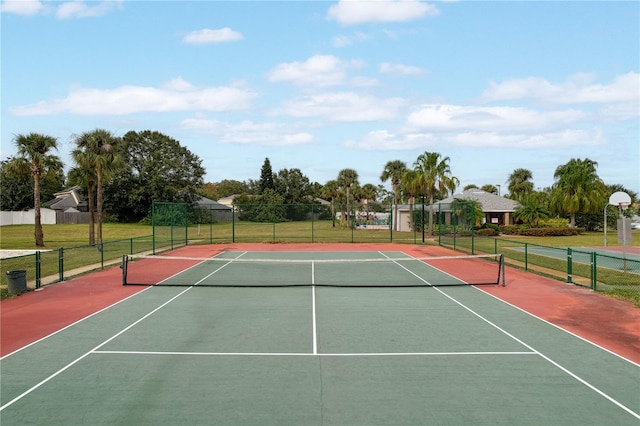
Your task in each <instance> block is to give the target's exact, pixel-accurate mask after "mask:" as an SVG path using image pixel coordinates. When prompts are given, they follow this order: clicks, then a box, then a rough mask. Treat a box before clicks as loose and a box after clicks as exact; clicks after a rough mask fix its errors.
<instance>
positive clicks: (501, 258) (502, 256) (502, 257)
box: [500, 253, 507, 287]
mask: <svg viewBox="0 0 640 426" xmlns="http://www.w3.org/2000/svg"><path fill="white" fill-rule="evenodd" d="M500 272H502V287H506V286H507V280H506V277H505V267H504V253H502V254H500Z"/></svg>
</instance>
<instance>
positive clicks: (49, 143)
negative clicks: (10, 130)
mask: <svg viewBox="0 0 640 426" xmlns="http://www.w3.org/2000/svg"><path fill="white" fill-rule="evenodd" d="M15 144H16V147H17V148H18V157H17V158H16V159H15V161H13V162H12V163H11V167H14V168H15V169H14V170H15V171H16V172H24V171H26V170H28V171H29V173H31V176H32V177H33V209H34V214H35V229H34V236H35V242H36V247H44V233H43V231H42V217H41V212H40V205H41V203H40V187H41V183H40V179H41V177H42V175H43V174H45V173H46V172H47V171H48V170H62V167H63V166H62V161H60V158H59V157H58V156H56V155H53V154H51V153H50V152H51V151H52V150H57V149H58V140H57V139H56V138H54V137H52V136H47V135H43V134H40V133H29V134H28V135H18V136H16V138H15Z"/></svg>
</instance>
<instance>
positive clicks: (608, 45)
mask: <svg viewBox="0 0 640 426" xmlns="http://www.w3.org/2000/svg"><path fill="white" fill-rule="evenodd" d="M0 11H1V12H0V17H1V24H2V28H1V31H2V33H1V35H2V51H1V54H2V55H1V72H2V74H1V90H2V93H1V96H2V97H1V100H2V128H1V132H2V145H1V152H0V154H1V157H2V159H3V160H4V159H6V158H7V157H8V156H10V155H13V154H15V147H14V144H13V139H14V137H15V135H18V134H27V133H30V132H40V133H45V134H48V135H51V136H55V137H57V138H58V140H59V148H60V149H59V153H58V154H59V155H60V156H61V158H62V159H63V161H64V162H65V164H66V165H67V166H69V165H71V164H72V163H71V159H70V157H69V152H70V151H71V149H73V144H72V142H71V140H72V136H73V135H74V134H79V133H82V132H85V131H90V130H94V129H96V128H104V129H108V130H110V131H112V132H113V133H115V134H116V135H124V134H125V133H126V132H127V131H129V130H136V131H142V130H147V129H149V130H157V131H160V132H162V133H164V134H166V135H168V136H170V137H172V138H174V139H176V140H178V141H179V142H180V143H181V144H182V145H183V146H186V147H187V148H189V150H191V151H192V152H193V153H195V154H196V155H198V157H200V158H201V159H202V164H203V166H204V167H205V168H206V171H207V174H206V177H205V180H206V181H208V182H218V181H221V180H223V179H236V180H240V181H245V180H248V179H259V177H260V168H261V166H262V164H263V162H264V159H265V158H266V157H268V158H269V159H270V161H271V165H272V168H273V171H274V172H277V171H278V170H280V169H283V168H287V169H291V168H299V169H300V170H301V171H302V172H303V173H304V174H305V175H307V176H308V177H309V178H310V179H311V181H317V182H320V183H325V182H326V181H328V180H330V179H335V178H336V177H337V175H338V172H339V171H340V170H342V169H344V168H352V169H355V170H356V171H357V172H358V174H359V181H360V183H361V184H364V183H373V184H375V185H377V184H379V183H381V182H380V179H379V177H380V174H381V172H382V170H383V168H384V165H385V164H386V162H387V161H389V160H402V161H404V162H406V163H407V165H408V166H410V167H411V166H412V165H413V162H414V161H415V159H416V158H417V157H418V155H420V154H421V153H423V152H425V151H430V152H439V153H440V154H441V155H443V156H448V157H449V158H450V166H451V171H452V174H453V175H454V176H457V177H458V178H459V179H460V189H462V187H464V186H466V185H469V184H475V185H478V186H482V185H484V184H493V185H501V187H502V193H503V194H504V192H505V190H506V182H507V179H508V177H509V174H510V173H511V172H513V170H515V169H517V168H526V169H529V170H531V171H532V172H533V181H534V185H535V186H536V187H537V188H544V187H548V186H551V185H552V184H553V182H554V178H553V173H554V171H555V169H556V168H557V167H558V166H559V165H562V164H565V163H566V162H567V161H569V160H570V159H572V158H582V159H584V158H589V159H591V160H594V161H596V162H597V163H598V169H597V172H598V174H599V176H600V177H601V178H602V179H603V180H604V181H605V183H607V184H622V185H624V186H625V187H627V188H628V189H630V190H632V191H635V192H640V171H639V169H640V166H639V164H640V154H639V145H640V129H639V126H638V124H639V122H640V120H639V118H640V69H639V68H640V26H639V25H638V22H640V3H639V2H636V1H623V2H615V1H602V2H595V1H593V2H575V1H567V2H555V1H538V2H506V1H496V2H478V1H461V2H455V1H446V2H422V1H416V0H405V1H280V2H275V1H193V2H189V1H175V2H171V1H109V2H101V1H92V2H89V1H72V2H52V1H22V0H20V1H6V0H4V1H2V3H0ZM387 186H388V185H387Z"/></svg>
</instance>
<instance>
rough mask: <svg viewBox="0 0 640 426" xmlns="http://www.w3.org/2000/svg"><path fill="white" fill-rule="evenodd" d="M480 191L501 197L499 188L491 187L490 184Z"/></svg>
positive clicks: (483, 186)
mask: <svg viewBox="0 0 640 426" xmlns="http://www.w3.org/2000/svg"><path fill="white" fill-rule="evenodd" d="M480 189H481V190H483V191H484V192H488V193H489V194H495V195H500V194H498V187H496V186H495V185H491V184H490V183H487V184H485V185H482V187H481V188H480Z"/></svg>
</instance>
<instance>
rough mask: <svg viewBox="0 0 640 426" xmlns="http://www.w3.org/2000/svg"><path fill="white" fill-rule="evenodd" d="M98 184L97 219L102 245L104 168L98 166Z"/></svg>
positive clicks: (100, 243) (99, 240)
mask: <svg viewBox="0 0 640 426" xmlns="http://www.w3.org/2000/svg"><path fill="white" fill-rule="evenodd" d="M96 176H97V179H98V184H97V194H96V195H97V206H96V207H97V213H98V214H97V216H98V217H97V219H98V245H99V246H102V169H101V168H100V167H96Z"/></svg>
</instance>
